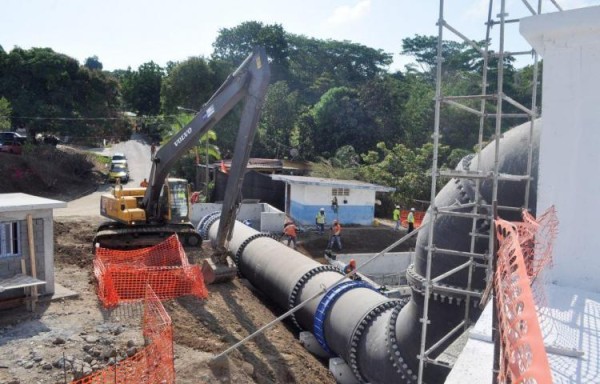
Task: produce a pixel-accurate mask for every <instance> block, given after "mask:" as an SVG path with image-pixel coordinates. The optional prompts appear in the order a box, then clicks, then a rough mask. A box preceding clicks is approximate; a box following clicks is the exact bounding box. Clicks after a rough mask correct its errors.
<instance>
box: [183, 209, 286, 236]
mask: <svg viewBox="0 0 600 384" xmlns="http://www.w3.org/2000/svg"><path fill="white" fill-rule="evenodd" d="M221 206H222V205H221V204H219V203H198V204H192V213H191V215H190V219H191V220H192V223H194V225H197V224H198V222H199V221H200V219H201V218H203V217H204V216H206V215H208V214H211V213H213V212H216V211H220V210H221ZM237 220H238V221H241V222H244V221H245V220H250V227H252V228H253V229H255V230H257V231H260V232H274V233H281V231H282V230H283V224H284V222H285V213H283V212H281V211H280V210H278V209H277V208H274V207H272V206H270V205H269V204H265V203H242V204H240V209H239V211H238V214H237Z"/></svg>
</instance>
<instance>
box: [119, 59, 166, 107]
mask: <svg viewBox="0 0 600 384" xmlns="http://www.w3.org/2000/svg"><path fill="white" fill-rule="evenodd" d="M162 78H163V70H162V68H161V67H160V66H159V65H158V64H156V63H154V62H153V61H150V62H149V63H144V64H142V65H140V66H139V68H138V70H137V71H132V70H131V69H130V68H128V69H127V71H126V72H125V73H123V74H122V77H121V91H122V93H123V101H124V103H125V105H126V107H127V109H128V110H130V111H133V112H135V113H137V114H138V115H158V113H159V112H160V89H161V83H162Z"/></svg>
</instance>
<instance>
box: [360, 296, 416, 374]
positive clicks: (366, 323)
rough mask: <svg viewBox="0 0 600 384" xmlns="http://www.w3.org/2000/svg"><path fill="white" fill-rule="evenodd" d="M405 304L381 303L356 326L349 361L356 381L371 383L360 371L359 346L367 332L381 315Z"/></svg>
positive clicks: (397, 301)
mask: <svg viewBox="0 0 600 384" xmlns="http://www.w3.org/2000/svg"><path fill="white" fill-rule="evenodd" d="M405 304H406V300H404V299H395V300H388V301H384V302H381V303H379V304H377V305H376V306H374V307H373V308H371V310H370V311H368V312H367V313H365V314H364V316H363V317H362V319H361V320H360V321H359V322H358V323H357V324H356V327H354V330H353V331H352V337H350V343H349V345H348V347H349V348H348V351H349V353H348V360H350V361H349V363H350V364H349V365H350V368H351V369H352V372H353V373H354V376H356V379H357V380H358V381H359V382H360V383H368V382H369V381H368V380H365V378H364V377H363V376H362V374H361V373H360V369H358V345H359V343H360V339H361V338H362V336H363V335H364V334H365V333H366V330H367V329H368V328H369V327H370V326H371V324H372V323H373V321H374V320H375V319H376V318H377V317H379V316H381V314H383V313H384V312H386V311H387V310H389V309H392V308H394V307H398V306H404V305H405Z"/></svg>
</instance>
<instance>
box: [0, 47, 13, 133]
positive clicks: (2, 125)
mask: <svg viewBox="0 0 600 384" xmlns="http://www.w3.org/2000/svg"><path fill="white" fill-rule="evenodd" d="M0 48H1V47H0ZM11 113H12V109H11V107H10V102H9V101H8V100H6V98H4V97H0V131H8V130H9V129H10V115H11Z"/></svg>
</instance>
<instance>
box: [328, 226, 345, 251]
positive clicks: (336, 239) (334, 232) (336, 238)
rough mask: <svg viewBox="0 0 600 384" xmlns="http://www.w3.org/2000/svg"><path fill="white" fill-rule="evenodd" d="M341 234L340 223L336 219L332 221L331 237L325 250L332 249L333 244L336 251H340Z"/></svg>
mask: <svg viewBox="0 0 600 384" xmlns="http://www.w3.org/2000/svg"><path fill="white" fill-rule="evenodd" d="M341 234H342V226H341V225H340V222H339V221H338V220H337V219H336V220H333V225H332V226H331V237H330V238H329V244H328V245H327V249H332V248H333V244H334V243H335V244H337V246H338V249H339V250H340V251H341V250H342V240H341Z"/></svg>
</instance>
